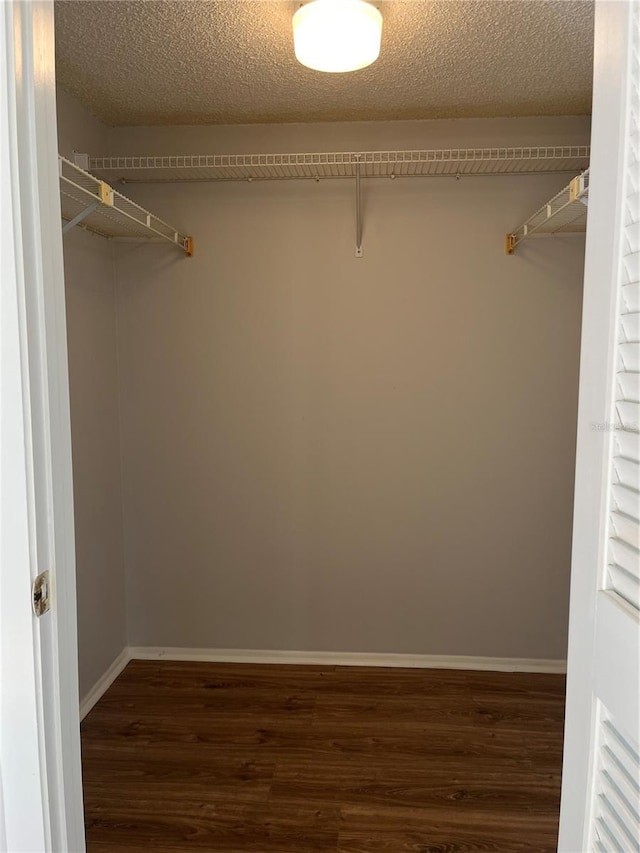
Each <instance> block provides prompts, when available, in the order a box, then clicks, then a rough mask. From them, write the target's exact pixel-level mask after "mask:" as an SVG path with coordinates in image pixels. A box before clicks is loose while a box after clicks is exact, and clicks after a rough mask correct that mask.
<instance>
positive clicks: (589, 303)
mask: <svg viewBox="0 0 640 853" xmlns="http://www.w3.org/2000/svg"><path fill="white" fill-rule="evenodd" d="M590 177H591V181H590V189H589V219H588V225H587V248H586V264H585V284H584V288H585V289H584V309H583V327H582V353H581V367H580V406H579V415H578V446H577V464H576V495H575V514H574V537H573V558H572V575H571V618H570V628H569V662H568V674H567V716H566V728H565V752H564V767H563V780H562V806H561V815H560V839H559V846H558V849H559V851H561V853H587V851H589V853H590V851H600V853H617V851H623V853H627V851H635V853H640V758H639V742H640V698H639V692H640V432H639V428H640V0H631V2H608V0H600V2H598V3H597V4H596V39H595V63H594V100H593V129H592V159H591V170H590Z"/></svg>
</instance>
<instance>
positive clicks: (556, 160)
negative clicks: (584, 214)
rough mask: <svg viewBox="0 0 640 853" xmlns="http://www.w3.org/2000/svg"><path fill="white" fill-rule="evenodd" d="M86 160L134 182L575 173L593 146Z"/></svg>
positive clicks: (104, 171) (97, 170) (96, 169)
mask: <svg viewBox="0 0 640 853" xmlns="http://www.w3.org/2000/svg"><path fill="white" fill-rule="evenodd" d="M79 156H80V157H86V155H79ZM88 165H89V169H90V170H91V171H92V172H95V173H98V174H112V175H114V173H115V175H114V178H113V179H114V180H118V179H120V180H123V181H126V182H132V183H133V182H135V183H146V182H149V183H158V182H160V183H161V182H182V181H264V180H287V179H311V180H313V179H315V180H320V179H323V178H355V177H356V168H357V166H358V165H359V166H360V175H361V177H362V178H394V177H399V178H400V177H457V176H462V175H511V174H531V173H535V174H538V173H540V172H574V173H575V172H577V171H580V170H581V169H585V168H587V166H588V165H589V146H588V145H555V146H543V147H535V146H526V147H507V148H500V147H494V148H452V149H432V150H408V151H361V152H354V151H347V152H341V151H333V152H324V153H313V152H303V153H288V154H208V155H166V156H124V157H91V158H88Z"/></svg>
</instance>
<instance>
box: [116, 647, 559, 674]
mask: <svg viewBox="0 0 640 853" xmlns="http://www.w3.org/2000/svg"><path fill="white" fill-rule="evenodd" d="M129 655H130V658H131V659H133V660H175V661H181V660H182V661H210V662H215V663H271V664H299V665H304V664H306V665H319V666H388V667H406V668H418V669H478V670H488V671H494V672H549V673H564V672H566V671H567V662H566V661H564V660H544V659H542V660H539V659H535V658H489V657H461V656H457V655H402V654H386V653H380V654H378V653H375V652H297V651H271V650H269V651H267V650H263V649H186V648H169V647H160V646H130V647H129Z"/></svg>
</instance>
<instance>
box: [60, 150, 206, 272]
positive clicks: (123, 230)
mask: <svg viewBox="0 0 640 853" xmlns="http://www.w3.org/2000/svg"><path fill="white" fill-rule="evenodd" d="M58 168H59V174H60V201H61V209H62V219H63V221H64V222H65V223H66V224H65V225H64V227H63V233H67V231H69V230H70V229H71V228H73V227H74V226H76V225H78V226H79V227H81V228H85V229H86V230H87V231H91V232H93V233H94V234H99V235H100V236H102V237H107V238H108V239H125V240H126V239H128V240H150V241H157V242H167V243H171V244H172V245H174V246H176V247H177V248H178V249H181V250H182V251H183V252H185V253H186V254H187V255H191V254H193V240H192V238H191V237H188V236H187V235H186V234H182V233H181V232H180V231H177V230H176V229H175V228H173V227H172V226H171V225H169V224H168V223H167V222H164V220H162V219H160V218H159V217H157V216H155V215H154V214H153V213H149V211H148V210H145V209H144V208H143V207H141V206H140V205H139V204H136V202H135V201H131V199H128V198H126V196H123V195H122V193H119V192H118V191H117V190H114V189H113V187H111V186H110V185H109V184H107V183H105V182H104V181H102V180H100V178H97V177H95V176H94V175H91V174H89V172H86V171H84V169H81V168H80V167H79V166H77V165H76V164H75V163H72V162H71V161H70V160H67V159H66V158H65V157H62V156H58Z"/></svg>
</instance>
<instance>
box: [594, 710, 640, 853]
mask: <svg viewBox="0 0 640 853" xmlns="http://www.w3.org/2000/svg"><path fill="white" fill-rule="evenodd" d="M596 790H597V797H596V814H595V824H594V831H595V837H594V839H593V849H594V850H596V851H606V853H614V851H622V853H640V806H639V797H640V758H639V756H638V749H637V746H636V745H635V744H634V743H632V742H631V741H630V739H629V738H627V737H625V736H624V735H623V734H622V733H621V732H620V731H619V729H618V728H617V727H616V726H615V725H614V723H613V721H612V720H610V719H604V720H603V722H602V724H601V728H600V748H599V755H598V775H597V782H596Z"/></svg>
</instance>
